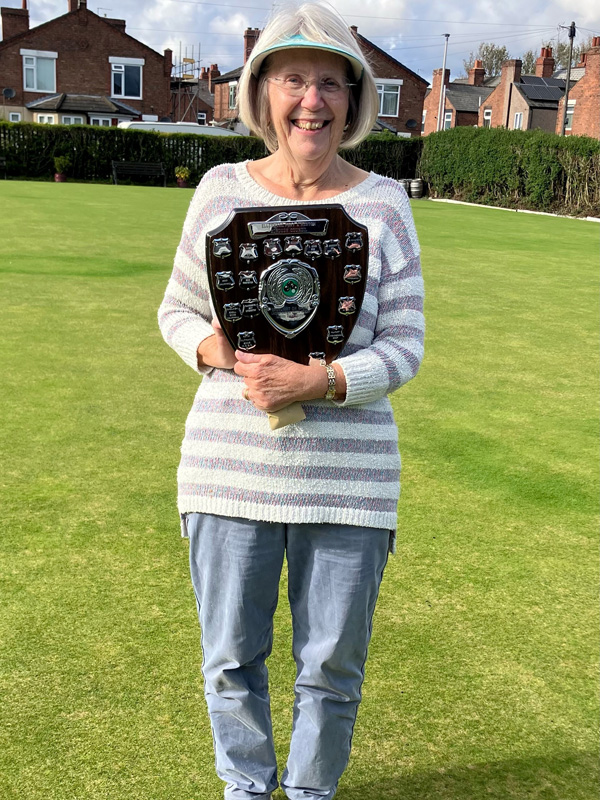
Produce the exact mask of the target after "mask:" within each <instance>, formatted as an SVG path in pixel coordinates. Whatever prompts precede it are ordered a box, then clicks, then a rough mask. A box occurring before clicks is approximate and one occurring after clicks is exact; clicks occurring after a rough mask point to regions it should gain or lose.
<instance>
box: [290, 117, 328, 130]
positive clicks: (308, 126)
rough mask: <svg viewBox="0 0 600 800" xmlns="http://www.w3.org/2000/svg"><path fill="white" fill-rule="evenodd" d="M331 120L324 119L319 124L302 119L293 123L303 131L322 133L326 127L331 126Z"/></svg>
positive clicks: (294, 120)
mask: <svg viewBox="0 0 600 800" xmlns="http://www.w3.org/2000/svg"><path fill="white" fill-rule="evenodd" d="M330 121H331V120H328V119H322V120H319V121H318V122H317V121H315V122H308V121H306V120H302V119H293V120H292V123H293V124H294V125H295V126H296V127H297V128H300V130H302V131H320V130H321V128H324V127H325V126H326V125H329V123H330Z"/></svg>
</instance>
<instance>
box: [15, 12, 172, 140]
mask: <svg viewBox="0 0 600 800" xmlns="http://www.w3.org/2000/svg"><path fill="white" fill-rule="evenodd" d="M65 4H66V6H67V13H66V14H63V15H62V16H60V17H56V18H55V19H52V20H50V21H48V22H45V23H43V24H42V25H38V26H37V27H35V28H30V27H29V10H28V8H27V2H26V0H22V8H20V9H16V8H2V9H1V16H2V37H3V38H2V41H0V75H1V76H2V83H3V88H12V89H14V91H15V95H14V97H12V98H7V99H6V101H5V105H4V106H3V112H4V116H5V118H6V119H7V120H9V121H12V122H20V121H23V122H45V123H54V124H59V123H60V124H86V123H89V124H92V125H103V126H110V125H116V124H118V122H120V121H122V120H131V119H149V120H159V119H161V118H163V117H167V116H168V115H169V112H170V81H171V68H172V53H171V51H170V50H165V52H164V55H160V54H159V53H157V52H156V51H154V50H152V48H150V47H147V46H146V45H145V44H142V42H139V41H138V40H137V39H134V38H133V37H132V36H129V35H128V34H127V33H126V32H125V25H126V23H125V20H120V19H108V18H106V17H99V16H98V15H97V14H94V13H93V12H92V11H90V10H89V9H88V8H87V2H86V0H65Z"/></svg>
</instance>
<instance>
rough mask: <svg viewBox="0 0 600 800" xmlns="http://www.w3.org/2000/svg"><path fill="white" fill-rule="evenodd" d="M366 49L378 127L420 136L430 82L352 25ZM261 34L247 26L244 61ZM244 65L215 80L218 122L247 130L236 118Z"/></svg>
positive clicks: (353, 30)
mask: <svg viewBox="0 0 600 800" xmlns="http://www.w3.org/2000/svg"><path fill="white" fill-rule="evenodd" d="M351 30H352V32H353V34H354V36H355V37H356V39H357V40H358V42H359V44H360V46H361V48H362V50H363V52H364V53H365V55H366V56H367V58H368V59H369V62H370V64H371V67H372V69H373V72H374V74H375V76H376V82H377V91H378V93H379V98H380V109H379V111H380V113H379V117H378V123H379V125H378V128H379V129H381V128H387V129H388V130H392V131H394V132H396V133H398V135H400V136H420V135H421V126H420V120H421V116H422V112H423V99H424V97H425V92H426V90H427V81H426V80H424V79H423V78H421V76H420V75H417V73H416V72H413V71H412V70H410V69H409V68H408V67H406V66H404V64H401V63H400V62H399V61H396V59H395V58H392V56H390V55H388V53H386V52H384V51H383V50H381V49H380V48H379V47H377V45H375V44H373V43H372V42H370V41H369V40H368V39H365V37H364V36H361V35H360V34H359V33H358V29H357V27H356V26H355V25H353V26H352V28H351ZM259 35H260V29H259V28H248V29H247V30H246V31H245V33H244V64H245V63H246V61H247V60H248V57H249V55H250V53H251V52H252V48H253V47H254V45H255V43H256V40H257V39H258V37H259ZM242 69H243V67H237V69H234V70H231V71H230V72H226V73H225V74H224V75H220V76H219V77H218V78H216V79H215V80H214V89H215V121H216V122H217V124H225V125H228V126H229V127H233V128H234V129H235V130H239V131H240V132H243V133H246V132H247V131H246V130H245V129H244V130H243V131H242V126H241V124H240V123H239V122H238V119H237V109H236V105H237V83H238V80H239V78H240V75H241V73H242Z"/></svg>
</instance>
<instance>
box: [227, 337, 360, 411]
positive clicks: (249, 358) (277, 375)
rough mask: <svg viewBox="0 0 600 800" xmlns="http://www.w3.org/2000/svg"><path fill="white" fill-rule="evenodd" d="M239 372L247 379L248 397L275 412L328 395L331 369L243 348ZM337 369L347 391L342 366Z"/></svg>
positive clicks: (237, 355)
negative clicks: (256, 353)
mask: <svg viewBox="0 0 600 800" xmlns="http://www.w3.org/2000/svg"><path fill="white" fill-rule="evenodd" d="M235 357H236V358H237V363H236V364H235V367H234V372H235V374H236V375H240V376H241V377H242V378H244V383H245V385H246V389H245V395H244V396H245V397H246V398H247V399H248V400H250V402H251V403H253V404H254V405H255V406H256V408H258V409H260V410H261V411H268V412H270V413H273V412H275V411H280V410H281V409H282V408H285V407H286V406H289V405H290V404H291V403H295V402H297V401H300V402H302V401H303V400H317V399H322V398H323V397H325V392H326V391H327V372H326V370H325V369H323V367H322V366H321V365H320V364H319V363H318V362H314V363H311V365H310V366H307V367H305V366H304V365H303V364H296V362H295V361H288V360H287V359H286V358H280V357H279V356H272V355H254V354H252V353H246V352H244V351H242V350H236V351H235ZM334 369H336V379H337V378H338V376H339V378H340V384H342V383H343V386H342V385H340V387H339V388H340V389H342V390H343V394H345V392H346V382H345V380H344V379H343V372H342V370H341V368H339V367H338V368H335V367H334Z"/></svg>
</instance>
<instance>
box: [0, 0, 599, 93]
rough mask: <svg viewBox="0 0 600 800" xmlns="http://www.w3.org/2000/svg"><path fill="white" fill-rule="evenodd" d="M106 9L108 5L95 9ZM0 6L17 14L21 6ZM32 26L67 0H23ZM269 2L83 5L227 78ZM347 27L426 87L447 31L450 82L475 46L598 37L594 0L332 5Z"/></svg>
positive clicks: (347, 0) (335, 0)
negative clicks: (572, 33)
mask: <svg viewBox="0 0 600 800" xmlns="http://www.w3.org/2000/svg"><path fill="white" fill-rule="evenodd" d="M97 1H98V2H100V3H105V4H106V6H101V5H97V4H96V3H97ZM1 5H3V6H9V7H12V8H20V7H21V0H2V1H1ZM28 5H29V9H30V11H29V13H30V25H31V27H33V26H35V25H39V24H41V23H42V22H47V21H48V20H49V19H52V18H54V17H56V16H59V15H61V14H64V13H66V11H67V9H68V2H67V0H28ZM273 5H274V4H272V3H270V2H269V0H239V2H236V0H224V2H210V3H209V2H203V1H202V2H201V1H200V0H118V2H117V0H88V8H89V9H90V10H91V11H93V12H94V13H97V14H99V15H100V16H107V17H116V18H118V19H125V20H126V22H127V32H128V33H129V34H130V35H131V36H134V37H135V38H136V39H139V40H140V41H142V42H144V43H145V44H147V45H149V46H150V47H152V48H153V49H154V50H158V51H159V52H162V51H163V50H164V49H165V48H166V47H170V48H171V49H172V50H173V54H174V59H175V61H176V62H179V58H180V54H181V56H183V57H186V56H187V57H188V58H194V60H195V61H196V62H198V61H199V63H200V66H210V65H211V64H218V66H219V69H220V70H221V72H222V73H223V72H227V71H228V70H230V69H234V68H236V67H238V66H241V64H242V63H243V32H244V30H245V29H246V28H247V27H253V28H261V27H263V26H264V24H265V22H266V20H267V19H268V16H269V14H270V12H271V9H272V7H273ZM331 5H333V6H334V7H335V8H336V9H337V10H338V11H339V13H340V14H341V15H342V17H343V18H344V19H345V20H346V21H347V23H348V25H357V26H358V30H359V33H361V34H362V35H363V36H365V37H366V38H367V39H370V40H371V41H372V42H373V43H374V44H376V45H377V46H378V47H380V48H381V49H382V50H385V51H386V52H388V53H390V54H391V55H392V56H393V57H394V58H396V59H397V60H398V61H400V62H402V63H403V64H404V65H405V66H407V67H409V68H410V69H412V70H413V71H414V72H417V73H418V74H419V75H421V77H423V78H425V79H426V80H428V81H430V82H431V78H432V71H433V70H434V69H436V68H438V67H441V66H442V59H443V50H444V34H445V33H449V34H450V38H449V41H448V58H447V64H446V66H447V67H448V68H450V70H451V77H452V78H455V77H459V75H461V74H464V68H463V59H465V58H468V57H469V54H470V53H471V52H472V51H474V50H476V49H477V47H478V45H479V43H480V42H484V41H485V42H495V43H496V44H498V45H505V46H506V47H507V49H508V50H509V52H510V55H511V57H513V58H518V57H519V56H521V55H522V53H524V52H525V51H526V50H529V49H533V50H534V51H535V52H539V49H540V47H541V46H542V44H543V43H544V42H547V41H554V42H556V41H557V38H558V39H559V40H560V41H562V42H565V41H567V31H566V30H565V29H564V28H561V27H560V26H567V27H568V25H569V23H570V22H571V21H572V20H573V21H575V23H576V25H577V29H578V32H577V37H576V39H575V43H577V42H580V41H583V40H587V39H588V38H589V37H590V36H592V35H596V36H600V2H598V0H577V2H576V3H574V2H573V0H528V2H527V3H524V2H523V1H522V0H501V1H500V2H498V0H419V2H417V0H331Z"/></svg>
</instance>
